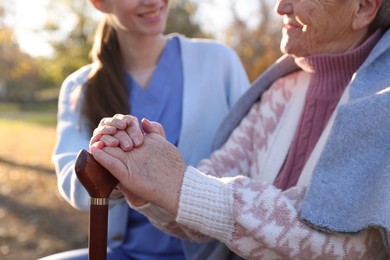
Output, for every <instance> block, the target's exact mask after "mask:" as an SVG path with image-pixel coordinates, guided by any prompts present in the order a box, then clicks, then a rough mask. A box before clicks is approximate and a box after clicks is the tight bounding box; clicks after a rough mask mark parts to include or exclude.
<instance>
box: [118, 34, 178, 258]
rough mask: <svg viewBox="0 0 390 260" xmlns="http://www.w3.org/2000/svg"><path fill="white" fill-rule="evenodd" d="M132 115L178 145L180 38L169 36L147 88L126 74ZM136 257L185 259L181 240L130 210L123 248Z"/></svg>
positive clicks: (129, 254) (124, 251)
mask: <svg viewBox="0 0 390 260" xmlns="http://www.w3.org/2000/svg"><path fill="white" fill-rule="evenodd" d="M127 83H128V88H129V89H128V90H129V97H130V108H131V114H132V115H135V116H137V117H138V119H139V120H141V119H142V118H147V119H149V120H152V121H158V122H160V123H161V124H162V125H163V127H164V130H165V134H166V138H167V140H168V141H169V142H171V143H172V144H174V145H177V144H178V141H179V135H180V128H181V118H182V108H183V106H182V101H183V67H182V59H181V50H180V44H179V39H178V38H177V37H172V38H170V39H168V41H167V44H166V47H165V49H164V51H163V53H162V55H161V57H160V59H159V61H158V64H157V67H156V70H155V71H154V73H153V75H152V77H151V79H150V81H149V85H148V86H147V88H142V87H141V86H139V84H137V82H136V81H135V80H133V78H132V77H131V75H130V74H127ZM120 250H121V251H122V250H123V253H125V254H126V255H128V256H129V257H131V258H134V259H140V260H152V259H155V260H158V259H167V260H168V259H170V260H175V259H185V257H184V253H183V249H182V244H181V241H180V240H179V239H177V238H174V237H172V236H170V235H167V234H165V233H163V232H162V231H160V230H158V229H157V228H155V227H154V226H153V225H152V224H150V222H149V221H148V220H147V218H146V217H145V216H143V215H142V214H140V213H138V212H137V211H135V210H132V209H130V212H129V221H128V232H127V236H126V241H125V243H124V244H123V245H122V247H121V248H120Z"/></svg>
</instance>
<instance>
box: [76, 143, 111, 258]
mask: <svg viewBox="0 0 390 260" xmlns="http://www.w3.org/2000/svg"><path fill="white" fill-rule="evenodd" d="M75 171H76V175H77V178H78V179H79V180H80V182H81V184H82V185H83V186H84V188H85V189H86V190H87V191H88V194H89V196H90V197H91V205H90V212H89V233H88V259H89V260H106V258H107V220H108V197H109V196H110V194H111V192H112V190H113V189H114V188H115V186H116V185H117V184H118V183H119V181H118V180H117V179H116V178H115V177H114V176H112V175H111V173H110V172H108V171H107V170H106V169H105V168H104V167H103V166H102V165H100V164H99V163H98V162H97V161H96V160H95V159H94V158H93V156H92V155H91V154H90V153H89V152H87V151H86V150H81V151H80V152H79V154H78V156H77V159H76V164H75Z"/></svg>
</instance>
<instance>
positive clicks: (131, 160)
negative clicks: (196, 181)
mask: <svg viewBox="0 0 390 260" xmlns="http://www.w3.org/2000/svg"><path fill="white" fill-rule="evenodd" d="M90 152H91V153H92V155H93V156H94V158H95V159H96V160H97V161H98V162H99V163H100V164H101V165H102V166H103V167H105V168H106V169H107V170H108V171H110V172H111V174H112V175H114V176H115V177H116V178H117V179H118V180H119V182H120V183H119V184H118V186H117V188H118V190H119V191H120V192H122V193H123V195H124V196H125V198H126V200H127V201H128V202H129V203H130V204H131V205H132V206H135V207H140V206H142V205H144V204H146V203H148V202H150V203H153V204H155V205H157V206H159V207H162V208H164V209H165V210H167V211H168V212H169V213H171V214H172V215H173V216H176V215H177V210H178V202H179V196H180V189H181V184H182V181H183V175H184V172H185V170H186V165H185V163H184V161H183V159H182V157H181V155H180V153H179V151H178V150H177V148H176V147H175V146H174V145H172V144H170V143H169V142H168V141H166V140H165V133H164V129H163V127H162V126H161V125H160V124H159V123H157V122H151V121H149V120H147V119H143V120H142V121H141V124H139V123H138V120H137V118H136V117H133V116H130V115H120V114H118V115H115V116H113V117H110V118H104V119H102V120H101V122H100V123H99V126H98V127H97V128H96V129H95V130H94V132H93V136H92V138H91V140H90Z"/></svg>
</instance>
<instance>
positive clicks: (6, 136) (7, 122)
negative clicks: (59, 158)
mask: <svg viewBox="0 0 390 260" xmlns="http://www.w3.org/2000/svg"><path fill="white" fill-rule="evenodd" d="M2 108H3V109H0V111H1V112H0V144H1V148H0V219H2V223H6V224H5V225H0V259H6V260H13V259H18V260H19V259H37V258H39V257H43V256H46V255H49V254H53V253H56V252H61V251H65V250H70V249H75V248H80V247H86V246H87V237H88V236H87V233H88V214H86V213H84V212H79V211H76V210H75V209H73V208H71V206H69V204H68V203H67V202H65V201H64V199H63V198H62V197H61V195H60V194H59V192H58V189H57V185H56V182H57V180H56V174H55V171H54V168H53V165H52V163H51V160H50V157H51V153H52V151H53V148H54V145H55V141H56V131H55V124H56V115H55V112H53V111H52V110H46V109H42V110H41V111H37V110H36V109H32V110H30V111H26V110H25V109H20V107H12V106H10V105H8V106H7V110H4V106H3V107H2Z"/></svg>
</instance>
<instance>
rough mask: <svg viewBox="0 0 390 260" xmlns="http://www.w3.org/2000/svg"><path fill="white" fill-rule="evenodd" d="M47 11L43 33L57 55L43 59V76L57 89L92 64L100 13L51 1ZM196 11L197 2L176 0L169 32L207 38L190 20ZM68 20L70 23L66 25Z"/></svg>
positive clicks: (84, 4)
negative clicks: (92, 51)
mask: <svg viewBox="0 0 390 260" xmlns="http://www.w3.org/2000/svg"><path fill="white" fill-rule="evenodd" d="M48 10H50V12H48V14H49V17H48V19H47V22H46V24H45V26H44V28H43V31H44V32H45V34H46V36H47V38H49V39H50V44H51V45H52V47H53V53H54V54H53V56H52V57H49V58H46V59H40V61H39V67H40V68H41V70H42V71H43V72H44V73H43V77H44V78H45V79H46V80H47V81H51V82H52V85H53V86H56V87H58V86H59V85H60V84H61V82H62V81H63V80H64V78H65V77H66V76H68V75H69V74H70V73H72V72H73V71H75V70H76V69H78V68H80V67H81V66H83V65H85V64H88V63H90V58H89V52H90V49H91V46H92V41H93V33H94V31H95V27H96V25H97V21H98V19H99V15H100V14H99V13H98V12H97V11H96V10H95V9H94V8H92V6H91V4H90V3H89V1H87V0H82V1H80V0H51V2H50V4H49V5H48ZM195 12H196V5H195V4H194V3H192V2H188V1H184V0H173V1H172V3H171V11H170V16H169V18H168V21H167V30H166V32H167V33H170V32H179V33H182V34H184V35H187V36H189V37H193V36H198V37H201V36H203V37H205V35H204V34H203V33H202V30H201V28H200V26H199V25H198V24H197V23H196V22H194V21H193V20H192V19H191V15H192V14H193V13H195ZM67 20H68V21H69V23H64V21H67ZM68 27H70V28H71V29H70V30H69V29H67V28H68Z"/></svg>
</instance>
